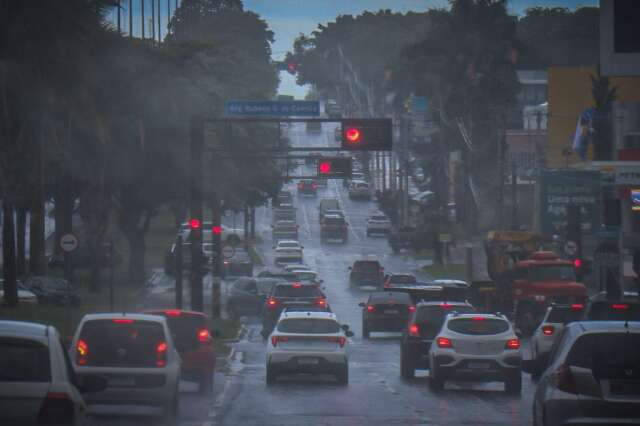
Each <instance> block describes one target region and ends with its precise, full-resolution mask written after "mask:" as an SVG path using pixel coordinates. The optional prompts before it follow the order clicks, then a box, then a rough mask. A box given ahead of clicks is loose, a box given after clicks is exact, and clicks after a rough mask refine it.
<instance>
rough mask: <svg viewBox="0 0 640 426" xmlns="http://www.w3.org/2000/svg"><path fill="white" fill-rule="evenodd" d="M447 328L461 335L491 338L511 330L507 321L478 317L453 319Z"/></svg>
mask: <svg viewBox="0 0 640 426" xmlns="http://www.w3.org/2000/svg"><path fill="white" fill-rule="evenodd" d="M447 328H448V329H449V330H451V331H455V332H456V333H461V334H470V335H473V336H490V335H492V334H500V333H504V332H505V331H507V330H509V323H508V322H507V321H505V320H501V319H497V318H496V319H494V318H486V317H477V318H458V319H452V320H451V321H449V322H448V323H447Z"/></svg>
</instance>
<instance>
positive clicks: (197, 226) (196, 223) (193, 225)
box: [189, 218, 202, 229]
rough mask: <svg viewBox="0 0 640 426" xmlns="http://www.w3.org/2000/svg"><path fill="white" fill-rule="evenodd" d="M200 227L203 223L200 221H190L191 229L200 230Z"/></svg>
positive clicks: (194, 219)
mask: <svg viewBox="0 0 640 426" xmlns="http://www.w3.org/2000/svg"><path fill="white" fill-rule="evenodd" d="M200 226H202V223H200V219H196V218H193V219H191V220H190V221H189V227H190V228H191V229H200Z"/></svg>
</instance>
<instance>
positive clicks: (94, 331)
mask: <svg viewBox="0 0 640 426" xmlns="http://www.w3.org/2000/svg"><path fill="white" fill-rule="evenodd" d="M69 352H70V358H71V362H72V363H73V368H74V369H75V372H76V374H77V375H78V377H88V376H90V375H99V376H103V377H106V378H107V388H106V389H105V390H103V391H101V392H96V393H93V394H90V395H87V396H86V397H85V401H86V403H87V405H88V411H89V413H90V414H98V415H137V416H140V415H142V416H156V417H162V418H163V419H164V420H165V421H166V422H167V423H169V424H173V423H172V422H174V421H175V417H176V413H177V410H178V398H179V395H178V385H179V378H180V373H181V371H180V363H181V359H180V355H179V354H178V352H177V350H176V347H175V344H174V342H173V338H172V335H171V332H170V330H169V326H168V324H167V321H166V319H165V318H164V317H161V316H158V315H147V314H128V313H110V314H87V315H85V316H84V317H83V318H82V320H81V321H80V324H79V325H78V328H77V329H76V332H75V335H74V337H73V341H72V345H71V349H70V350H69Z"/></svg>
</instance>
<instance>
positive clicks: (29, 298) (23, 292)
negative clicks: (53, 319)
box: [0, 279, 38, 305]
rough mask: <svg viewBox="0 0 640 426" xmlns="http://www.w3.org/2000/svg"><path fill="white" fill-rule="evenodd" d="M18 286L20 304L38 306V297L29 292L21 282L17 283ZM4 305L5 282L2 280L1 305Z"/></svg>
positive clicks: (0, 287)
mask: <svg viewBox="0 0 640 426" xmlns="http://www.w3.org/2000/svg"><path fill="white" fill-rule="evenodd" d="M16 284H17V286H18V303H26V304H36V303H38V296H36V295H35V293H33V292H32V291H30V290H28V289H27V288H26V287H25V286H24V284H22V282H21V281H20V280H18V281H17V283H16ZM1 304H4V280H3V279H0V305H1Z"/></svg>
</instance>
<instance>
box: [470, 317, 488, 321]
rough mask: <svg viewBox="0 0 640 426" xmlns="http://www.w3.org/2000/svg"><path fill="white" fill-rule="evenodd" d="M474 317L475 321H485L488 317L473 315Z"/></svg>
mask: <svg viewBox="0 0 640 426" xmlns="http://www.w3.org/2000/svg"><path fill="white" fill-rule="evenodd" d="M472 319H473V320H474V321H484V320H485V319H486V318H485V317H473V318H472Z"/></svg>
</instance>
